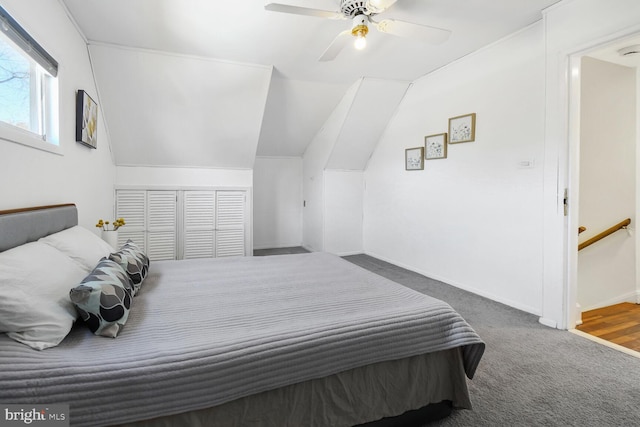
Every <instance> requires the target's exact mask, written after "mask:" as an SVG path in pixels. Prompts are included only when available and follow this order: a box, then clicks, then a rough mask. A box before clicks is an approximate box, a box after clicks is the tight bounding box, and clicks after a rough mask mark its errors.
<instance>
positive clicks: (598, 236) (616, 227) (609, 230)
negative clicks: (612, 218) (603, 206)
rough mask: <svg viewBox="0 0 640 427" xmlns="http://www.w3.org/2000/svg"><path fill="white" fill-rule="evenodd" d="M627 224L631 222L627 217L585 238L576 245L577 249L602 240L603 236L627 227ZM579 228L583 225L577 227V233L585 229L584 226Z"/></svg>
mask: <svg viewBox="0 0 640 427" xmlns="http://www.w3.org/2000/svg"><path fill="white" fill-rule="evenodd" d="M629 224H631V218H627V219H625V220H624V221H622V222H620V223H618V224H616V225H614V226H613V227H611V228H607V229H606V230H604V231H603V232H602V233H600V234H596V235H595V236H593V237H592V238H590V239H589V240H585V241H584V242H582V243H580V244H579V245H578V250H582V249H584V248H586V247H587V246H589V245H592V244H594V243H595V242H597V241H598V240H602V239H604V238H605V237H607V236H609V235H610V234H613V233H615V232H616V231H618V230H622V229H623V228H627V226H628V225H629ZM581 228H584V227H580V228H578V234H579V233H581V232H582V231H584V230H586V228H584V230H582V231H580V229H581Z"/></svg>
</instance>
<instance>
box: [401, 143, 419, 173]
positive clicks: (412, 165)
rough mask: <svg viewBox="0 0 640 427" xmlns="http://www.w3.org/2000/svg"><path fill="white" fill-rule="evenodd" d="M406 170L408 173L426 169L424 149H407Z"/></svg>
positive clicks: (405, 157) (405, 151)
mask: <svg viewBox="0 0 640 427" xmlns="http://www.w3.org/2000/svg"><path fill="white" fill-rule="evenodd" d="M404 168H405V170H408V171H418V170H422V169H424V147H416V148H407V149H406V150H404Z"/></svg>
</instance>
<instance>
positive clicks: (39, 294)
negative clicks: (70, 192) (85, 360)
mask: <svg viewBox="0 0 640 427" xmlns="http://www.w3.org/2000/svg"><path fill="white" fill-rule="evenodd" d="M86 274H87V273H86V272H85V271H84V269H83V268H81V267H80V266H79V265H78V264H77V263H76V262H74V261H73V260H72V259H71V258H69V257H68V256H66V255H64V254H63V253H62V252H60V251H58V250H56V249H54V248H52V247H51V246H49V245H45V244H44V243H40V242H32V243H27V244H24V245H22V246H18V247H16V248H13V249H9V250H8V251H5V252H1V253H0V332H6V333H7V335H8V336H9V337H10V338H13V339H14V340H16V341H18V342H21V343H23V344H26V345H28V346H29V347H32V348H35V349H37V350H42V349H45V348H48V347H54V346H56V345H58V344H60V342H61V341H62V340H63V339H64V337H66V336H67V334H68V333H69V331H70V330H71V327H72V326H73V322H74V321H75V319H76V317H77V313H76V310H75V307H74V306H73V303H72V302H71V299H70V298H69V290H70V289H71V288H73V287H74V286H76V285H77V284H78V283H80V282H81V281H82V279H83V278H84V277H85V276H86Z"/></svg>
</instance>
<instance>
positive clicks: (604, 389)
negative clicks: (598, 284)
mask: <svg viewBox="0 0 640 427" xmlns="http://www.w3.org/2000/svg"><path fill="white" fill-rule="evenodd" d="M345 259H346V260H348V261H350V262H352V263H354V264H357V265H359V266H361V267H363V268H366V269H367V270H370V271H373V272H374V273H377V274H379V275H381V276H384V277H387V278H389V279H391V280H393V281H395V282H397V283H400V284H402V285H405V286H407V287H409V288H412V289H415V290H416V291H419V292H422V293H425V294H428V295H431V296H433V297H435V298H439V299H441V300H443V301H446V302H447V303H449V304H450V305H451V306H452V307H453V308H454V309H456V310H457V311H458V312H459V313H460V314H461V315H462V316H463V317H464V318H465V319H466V320H467V321H468V322H469V323H470V324H471V326H472V327H473V328H474V329H475V330H476V332H477V333H478V334H479V335H480V337H481V338H482V339H483V340H484V341H485V342H486V344H487V348H486V351H485V353H484V356H483V358H482V360H481V361H480V365H479V367H478V370H477V371H476V375H475V377H474V379H473V380H471V381H469V382H468V383H469V392H470V395H471V401H472V403H473V407H474V409H473V410H471V411H469V410H456V411H454V412H453V414H452V415H451V416H450V417H448V418H447V419H445V420H442V421H436V422H433V423H431V424H429V426H598V427H605V426H640V359H638V358H635V357H633V356H630V355H627V354H624V353H621V352H618V351H616V350H614V349H611V348H608V347H605V346H602V345H600V344H598V343H595V342H592V341H589V340H587V339H585V338H582V337H580V336H577V335H575V334H572V333H570V332H567V331H560V330H557V329H551V328H548V327H546V326H543V325H541V324H540V323H538V317H537V316H534V315H531V314H528V313H524V312H522V311H519V310H516V309H514V308H511V307H508V306H505V305H503V304H500V303H497V302H494V301H491V300H489V299H486V298H483V297H480V296H477V295H475V294H472V293H469V292H466V291H463V290H461V289H458V288H455V287H453V286H449V285H447V284H444V283H442V282H439V281H436V280H432V279H429V278H427V277H424V276H421V275H419V274H416V273H413V272H411V271H408V270H405V269H403V268H400V267H397V266H395V265H392V264H389V263H386V262H383V261H380V260H378V259H376V258H372V257H370V256H366V255H354V256H348V257H345Z"/></svg>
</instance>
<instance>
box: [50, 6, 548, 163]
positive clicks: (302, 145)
mask: <svg viewBox="0 0 640 427" xmlns="http://www.w3.org/2000/svg"><path fill="white" fill-rule="evenodd" d="M61 1H62V3H63V4H64V5H65V6H66V7H67V9H68V11H69V13H70V15H71V16H72V18H73V19H74V20H75V22H76V23H77V25H78V27H79V29H80V30H81V31H82V32H83V34H84V35H85V37H86V38H87V40H88V42H89V45H90V46H91V49H90V52H94V53H95V52H97V51H98V50H99V47H100V46H104V45H105V44H106V45H107V46H111V47H112V48H113V47H114V46H113V45H115V46H121V47H129V48H134V49H142V50H143V51H144V52H146V50H152V51H159V52H162V54H158V57H160V56H163V57H170V56H171V55H166V54H167V53H171V54H177V55H182V56H185V55H186V56H189V57H200V58H201V59H202V58H209V59H214V60H221V61H226V62H229V63H230V64H234V65H236V66H239V67H241V68H242V67H245V66H246V65H258V66H260V67H264V66H266V67H273V69H272V72H271V73H270V76H271V77H270V83H268V84H267V85H268V89H267V90H266V91H265V90H264V88H262V87H261V88H260V89H259V90H258V91H257V92H258V93H257V94H256V99H255V101H254V102H253V103H251V105H252V107H255V106H256V105H261V106H262V107H261V108H262V109H263V114H262V115H259V114H256V113H255V111H254V112H253V117H255V118H254V119H253V120H258V121H257V122H254V123H248V124H247V128H248V129H250V131H251V132H250V133H251V137H247V135H244V136H243V137H242V138H244V140H245V143H246V144H247V145H248V147H249V148H248V149H242V150H241V151H242V153H238V156H237V158H238V159H237V160H238V161H236V162H235V163H234V164H233V165H230V166H233V167H245V165H246V164H247V163H248V161H247V157H246V156H247V152H250V151H252V150H253V157H255V155H256V154H257V155H262V156H300V155H301V154H302V153H304V151H305V149H306V147H307V145H308V144H309V142H310V141H311V140H312V139H313V136H314V135H315V134H316V133H317V132H318V131H319V130H320V128H321V127H322V126H323V124H324V122H325V121H326V119H327V118H328V117H329V115H330V113H331V111H332V110H333V108H335V106H336V105H338V103H339V102H340V99H341V98H342V96H343V95H344V94H345V92H346V91H347V89H348V88H349V87H350V86H351V85H352V84H353V83H355V82H356V81H357V80H358V79H360V78H362V77H367V78H377V79H385V80H392V81H401V82H411V81H414V80H416V79H418V78H419V77H421V76H423V75H425V74H427V73H429V72H431V71H433V70H435V69H438V68H440V67H442V66H443V65H445V64H447V63H449V62H451V61H454V60H455V59H457V58H460V57H462V56H465V55H467V54H469V53H471V52H473V51H475V50H477V49H478V48H480V47H482V46H485V45H487V44H490V43H492V42H494V41H496V40H498V39H500V38H502V37H505V36H507V35H509V34H511V33H513V32H514V31H517V30H518V29H520V28H523V27H525V26H527V25H529V24H531V23H533V22H535V21H537V20H539V19H541V17H542V14H541V11H542V10H543V9H544V8H546V7H548V6H550V5H552V4H554V3H556V2H557V1H558V0H398V1H397V3H396V4H395V5H393V6H392V7H391V8H389V9H388V10H387V11H385V12H384V13H383V14H382V15H380V16H379V18H391V19H399V20H403V21H408V22H412V23H417V24H423V25H429V26H433V27H438V28H444V29H448V30H451V31H452V34H451V36H450V38H449V39H448V40H447V41H446V42H444V43H442V44H440V45H430V44H426V43H424V42H421V41H419V40H411V39H406V38H399V37H396V36H392V35H387V34H382V33H378V32H377V31H375V30H374V29H372V30H371V31H370V33H369V35H368V36H367V40H368V45H367V48H366V49H365V50H363V51H357V50H355V49H354V48H353V47H352V46H350V45H349V46H348V47H347V48H345V49H344V50H343V51H342V52H341V53H340V54H339V55H338V57H337V58H336V59H335V60H334V61H331V62H318V60H317V59H318V57H319V56H320V55H321V54H322V53H323V52H324V50H325V49H326V47H327V46H328V45H329V44H330V43H331V41H332V40H333V39H334V38H335V36H336V35H337V34H338V33H339V32H341V31H343V30H345V29H348V28H350V25H351V24H350V22H349V21H343V20H330V19H323V18H316V17H309V16H300V15H292V14H285V13H278V12H269V11H266V10H265V9H264V4H265V1H264V0H253V1H232V0H227V1H221V0H213V1H212V0H135V1H131V0H110V1H104V0H61ZM280 2H281V3H285V4H290V5H297V6H306V7H313V8H317V9H325V10H338V4H339V1H338V0H306V1H304V0H280ZM116 57H119V55H115V56H114V57H113V58H108V57H104V56H103V57H101V58H100V61H97V60H96V62H100V63H101V64H102V65H100V64H94V67H96V79H97V84H98V90H99V91H100V92H101V93H100V95H101V97H102V98H105V97H108V98H109V99H107V100H106V101H105V100H103V104H105V105H104V108H105V114H106V118H107V125H108V126H109V128H110V135H111V139H112V145H113V146H114V150H115V153H116V162H117V163H118V164H124V160H121V159H124V158H127V159H129V160H131V156H133V154H132V153H131V151H132V150H131V149H130V146H131V139H130V138H128V137H127V133H126V131H125V128H126V122H127V120H129V121H130V117H131V116H132V115H134V113H136V112H137V110H136V111H134V110H132V108H134V107H133V106H131V105H127V103H126V102H124V101H118V100H117V99H116V97H120V96H124V95H126V93H125V92H124V91H122V90H118V89H117V86H118V84H117V83H118V82H117V81H115V80H114V79H112V78H110V77H108V76H109V75H112V74H113V68H114V67H116V68H117V64H114V63H113V61H114V60H115V59H116ZM96 59H97V58H96ZM168 61H169V60H168ZM203 63H204V62H203ZM106 64H109V65H106ZM134 68H135V67H134ZM143 68H144V69H145V70H146V71H144V72H146V73H149V72H153V71H152V70H149V68H148V67H140V70H138V71H136V70H135V69H133V70H131V73H130V79H131V80H130V81H129V82H123V84H122V87H140V86H141V85H140V82H143V81H144V80H145V74H144V73H143ZM194 75H196V74H194ZM121 78H125V79H126V78H127V77H126V76H122V77H121ZM259 79H260V78H258V80H259ZM101 80H102V81H101ZM157 83H158V85H161V83H162V82H160V81H158V82H157ZM170 83H171V84H170V85H168V86H167V88H166V90H168V91H174V92H175V93H173V94H168V93H167V94H166V96H165V97H164V99H167V100H168V99H181V98H184V97H189V96H191V99H192V98H193V93H197V91H198V87H199V86H200V85H199V82H198V81H182V82H180V81H177V82H176V81H171V82H170ZM218 84H219V85H221V86H224V82H218ZM236 84H237V82H236ZM201 86H202V90H206V89H207V88H209V90H210V93H205V92H202V91H201V92H200V96H201V97H204V98H207V97H208V99H210V100H211V102H214V103H217V104H218V105H216V106H212V108H213V109H214V110H215V111H216V112H218V113H219V112H220V111H221V110H222V111H224V110H225V106H226V107H227V110H228V111H229V108H230V107H229V106H231V105H238V103H237V102H236V101H235V100H234V98H233V93H232V92H229V93H228V95H227V96H228V97H229V98H227V99H225V98H223V97H222V96H221V93H222V92H224V90H223V89H224V88H223V87H218V86H216V85H215V84H213V83H209V84H206V85H205V84H203V85H201ZM107 87H108V89H107ZM156 87H160V86H156ZM194 91H195V92H194ZM107 92H108V93H107ZM212 94H215V97H213V96H212ZM140 96H141V97H142V99H147V98H156V99H157V98H158V97H157V96H155V95H153V94H152V93H146V94H145V93H140ZM114 105H117V106H118V108H115V107H111V106H114ZM136 108H137V109H141V108H143V109H146V110H149V111H151V110H157V109H158V108H160V107H159V106H157V105H145V104H143V105H138V106H136ZM165 110H166V111H171V112H173V110H174V109H173V108H166V109H165ZM252 111H253V110H252ZM136 114H137V113H136ZM186 119H187V118H186V117H185V118H182V119H181V118H178V117H176V120H186ZM233 120H235V119H233ZM233 120H232V121H233ZM112 123H113V124H114V125H117V126H120V125H122V126H121V127H122V132H120V131H115V130H113V131H112V129H111V128H112V127H113V126H112ZM151 123H152V122H151V121H148V124H147V125H148V126H152V124H151ZM223 125H224V118H223V119H222V122H221V126H223ZM377 125H383V124H377ZM166 126H168V124H167V123H162V122H157V121H156V122H154V123H153V127H154V128H153V129H142V130H141V131H140V132H139V134H140V135H142V136H144V135H154V136H155V141H153V142H145V140H144V138H139V140H137V141H136V142H135V143H136V144H146V145H144V146H141V148H140V150H141V151H146V152H151V150H152V149H155V148H154V147H158V146H166V147H169V146H171V145H172V144H173V145H175V144H176V141H172V140H169V139H168V136H167V137H164V138H166V139H165V140H163V139H162V138H163V135H165V134H166V135H169V134H172V135H175V134H176V129H175V128H173V127H172V128H171V129H169V130H166V129H165V127H166ZM256 128H257V129H258V131H257V132H256V131H255V130H256ZM211 131H212V129H211V127H206V126H205V127H202V128H201V130H200V132H201V133H198V130H197V129H196V130H193V129H192V130H190V131H189V133H188V135H189V138H190V140H189V141H186V140H181V141H180V144H181V146H182V147H183V150H185V151H189V152H190V153H191V154H190V156H189V158H184V159H183V161H182V162H181V163H177V164H176V165H180V166H184V165H186V164H187V163H189V162H192V159H191V158H195V159H197V160H198V162H197V163H198V164H197V165H196V164H192V166H203V167H209V166H210V167H221V166H220V165H219V162H218V161H216V160H214V159H212V158H211V156H214V155H219V153H217V152H216V150H212V149H211V148H209V149H207V150H204V149H202V150H201V149H200V148H198V147H199V146H202V142H203V141H204V142H205V143H208V144H210V143H212V141H214V140H216V138H215V136H212V135H211V134H210V133H209V134H205V132H211ZM254 135H255V137H254ZM226 136H228V135H226ZM158 138H160V139H159V140H158ZM125 139H126V141H124V140H125ZM152 144H155V145H152ZM229 144H230V145H231V147H225V150H226V149H234V148H233V147H234V146H237V144H238V142H237V141H236V142H233V141H229ZM125 147H126V148H125ZM125 150H126V151H125ZM154 156H156V157H158V158H155V159H152V157H154ZM154 156H146V157H145V156H138V157H140V158H139V159H138V161H137V163H136V164H158V165H160V164H161V163H164V164H161V165H163V166H169V165H172V164H174V163H172V162H174V161H177V160H176V159H178V158H181V157H184V155H183V156H175V155H174V154H173V153H169V152H167V154H166V155H165V156H164V157H162V156H161V154H159V153H157V152H154ZM230 156H231V157H233V155H230ZM134 157H135V156H134ZM218 157H219V156H218ZM119 159H120V160H119ZM145 159H146V160H145ZM145 162H146V163H145ZM134 163H135V162H134ZM127 164H130V162H128V163H127Z"/></svg>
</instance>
